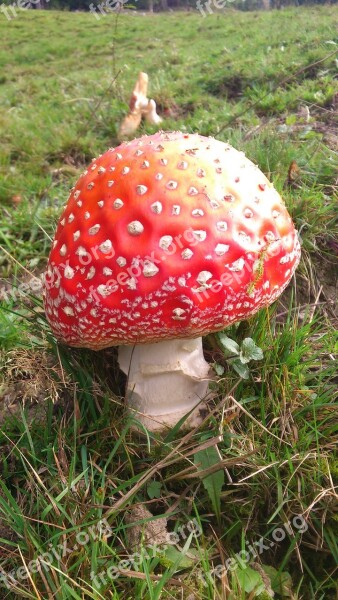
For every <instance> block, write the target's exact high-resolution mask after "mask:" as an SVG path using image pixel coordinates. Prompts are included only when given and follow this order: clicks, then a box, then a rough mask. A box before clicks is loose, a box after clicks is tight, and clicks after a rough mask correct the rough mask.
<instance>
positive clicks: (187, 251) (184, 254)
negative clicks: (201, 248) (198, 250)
mask: <svg viewBox="0 0 338 600" xmlns="http://www.w3.org/2000/svg"><path fill="white" fill-rule="evenodd" d="M193 254H194V253H193V251H192V250H190V248H185V249H184V250H183V251H182V252H181V256H182V258H183V259H184V260H189V259H190V258H191V257H192V256H193Z"/></svg>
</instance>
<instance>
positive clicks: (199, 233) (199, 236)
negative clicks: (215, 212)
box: [193, 229, 207, 242]
mask: <svg viewBox="0 0 338 600" xmlns="http://www.w3.org/2000/svg"><path fill="white" fill-rule="evenodd" d="M193 235H194V238H195V239H196V240H198V241H199V242H204V240H205V239H206V237H207V232H206V231H203V230H202V229H194V230H193Z"/></svg>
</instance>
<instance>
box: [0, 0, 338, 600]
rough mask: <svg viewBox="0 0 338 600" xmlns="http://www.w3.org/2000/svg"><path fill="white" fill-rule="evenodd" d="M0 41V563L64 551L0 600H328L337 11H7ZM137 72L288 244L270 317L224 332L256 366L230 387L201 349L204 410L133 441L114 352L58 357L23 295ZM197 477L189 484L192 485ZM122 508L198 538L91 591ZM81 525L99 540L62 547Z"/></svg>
mask: <svg viewBox="0 0 338 600" xmlns="http://www.w3.org/2000/svg"><path fill="white" fill-rule="evenodd" d="M0 39H1V40H2V43H1V48H0V64H1V74H0V132H1V148H0V177H1V179H0V303H1V304H0V366H1V374H0V456H1V462H0V567H1V569H3V570H4V572H7V573H8V572H11V571H13V570H14V571H15V573H16V570H17V569H18V568H19V567H21V566H22V565H24V564H27V563H29V561H32V560H34V559H36V558H37V557H39V556H41V554H42V553H44V552H46V551H47V550H48V548H49V549H50V548H51V547H53V548H57V547H58V544H61V543H63V542H64V541H65V540H67V544H68V549H69V552H68V553H67V555H66V556H64V557H61V558H60V560H57V559H56V558H55V557H54V558H55V560H54V562H53V565H52V567H51V568H50V569H49V570H47V569H46V570H42V572H40V573H39V572H38V573H31V574H30V577H25V578H24V577H18V576H17V575H15V577H14V576H13V577H14V579H13V578H12V579H7V580H6V581H7V583H6V585H7V587H5V586H2V587H1V581H0V598H10V599H11V598H14V599H16V598H43V599H45V598H46V599H48V600H49V598H56V599H57V600H64V599H66V600H68V599H70V598H75V599H82V598H95V599H96V598H97V599H99V598H123V599H124V598H125V599H129V598H137V599H138V598H140V599H143V598H144V599H148V598H149V599H151V600H152V599H155V598H156V599H157V598H160V597H161V598H166V599H167V598H168V599H169V598H175V599H176V598H177V599H178V598H186V599H187V600H188V598H189V600H192V599H193V598H196V599H199V598H207V599H212V598H216V599H218V598H227V599H231V600H239V599H242V598H243V599H245V598H248V599H249V598H254V597H257V598H261V599H262V600H263V598H270V597H272V593H274V594H275V597H276V598H277V599H280V598H294V599H296V598H297V599H298V598H304V600H310V599H315V600H319V599H328V600H334V599H335V600H336V599H337V586H336V582H337V571H336V567H337V560H338V547H337V531H338V523H337V514H338V513H337V495H336V490H335V487H334V484H335V480H336V479H337V475H338V462H337V457H336V455H335V452H336V449H337V433H338V420H337V405H336V404H335V400H336V396H335V395H336V389H337V371H336V366H335V360H334V359H335V352H337V335H336V326H337V306H336V300H337V263H338V234H337V213H338V211H337V167H338V161H337V150H338V140H337V108H338V87H337V72H338V52H337V49H338V39H337V9H336V6H335V5H331V6H330V5H326V6H310V7H290V8H285V9H284V10H280V11H261V12H258V11H257V12H241V11H236V10H232V9H229V10H227V11H225V12H223V13H219V14H211V15H208V16H207V17H205V18H203V16H201V15H200V14H199V13H198V12H197V11H194V12H193V11H190V12H184V11H182V12H171V13H160V14H148V13H141V12H136V11H133V10H125V11H123V13H122V14H116V13H115V14H108V15H105V16H101V17H100V19H97V18H96V17H95V16H94V15H93V14H90V13H75V12H57V11H18V16H17V17H16V18H13V19H11V20H10V21H8V20H7V19H6V18H5V16H4V15H3V14H1V15H0ZM141 70H142V71H146V72H147V73H148V74H149V79H150V84H149V95H150V97H151V98H154V99H155V101H156V103H157V106H158V112H159V114H160V115H161V116H162V118H163V129H168V130H170V129H180V130H184V131H191V132H199V133H201V134H202V135H212V136H215V137H217V138H218V139H220V140H223V141H229V142H230V143H231V144H233V145H234V146H235V147H236V148H238V149H240V150H243V151H244V152H245V153H246V154H247V156H248V157H249V158H250V159H252V160H253V161H254V162H256V163H257V164H258V165H259V167H260V168H261V169H262V170H263V171H264V173H265V174H266V175H267V176H268V177H269V178H270V179H271V180H272V181H273V182H274V184H275V187H276V188H277V189H278V191H279V192H280V193H281V194H282V195H283V197H284V199H285V201H286V204H287V206H288V209H289V211H290V213H291V215H292V217H293V219H294V221H295V224H296V226H297V229H298V230H299V231H300V235H301V239H302V250H303V252H302V261H301V264H300V266H299V268H298V271H297V273H296V276H295V278H294V281H293V283H292V285H290V287H289V288H288V289H287V290H286V292H285V293H284V294H283V296H282V298H281V299H280V301H279V302H278V304H277V305H275V306H273V307H271V308H269V309H267V310H265V311H262V312H261V313H259V314H258V315H257V316H255V317H254V318H252V319H251V320H250V321H249V322H243V323H241V324H240V325H239V327H237V328H234V327H232V328H231V329H230V330H228V331H227V335H229V336H230V337H232V338H233V339H236V340H237V342H238V343H240V342H241V340H243V339H244V338H245V337H247V336H250V337H252V338H253V339H254V340H255V342H256V343H257V344H258V345H259V346H260V347H261V348H262V350H263V352H264V359H263V361H259V362H257V363H255V364H254V365H253V366H252V368H251V370H250V377H249V379H248V380H244V379H241V378H240V377H239V376H238V375H237V373H236V372H235V371H233V369H232V368H231V365H230V364H229V362H228V361H227V360H226V359H225V357H224V355H223V353H222V349H221V347H220V345H219V343H218V340H217V336H209V338H208V339H207V340H205V354H206V357H207V359H208V360H209V361H210V363H212V364H214V365H216V367H215V369H216V372H217V374H218V381H217V383H215V399H214V403H215V405H216V404H217V403H219V404H220V408H219V410H218V411H216V412H215V413H214V414H213V415H212V414H211V415H210V416H209V418H208V419H207V421H206V423H205V425H204V427H203V428H202V429H201V430H199V431H196V432H192V434H189V435H188V437H183V434H182V433H181V432H174V433H173V434H168V435H167V437H166V438H164V439H163V438H162V439H161V438H155V439H150V438H147V437H146V436H141V437H140V438H139V439H135V437H133V436H132V434H131V432H130V423H129V422H125V420H124V415H123V390H124V381H123V379H122V378H121V375H120V374H119V372H118V368H117V363H116V353H115V350H114V349H112V350H107V351H104V352H100V353H96V354H95V353H91V352H89V351H83V350H81V351H80V350H74V349H73V350H70V349H67V348H65V347H62V346H58V345H57V344H56V343H55V340H53V338H52V337H51V335H50V333H49V330H48V326H47V324H46V321H45V318H44V313H43V308H42V300H41V289H40V287H39V284H38V281H37V282H36V287H35V288H34V289H32V285H31V282H32V277H36V278H39V277H40V276H41V274H42V273H43V270H44V268H45V265H46V260H47V256H48V252H49V248H50V245H51V238H52V237H53V233H54V230H55V226H56V222H57V218H58V215H59V214H60V212H61V208H62V206H63V205H64V203H65V201H66V200H67V196H68V190H69V188H70V187H71V186H72V185H73V184H74V182H75V181H76V179H77V177H78V176H79V175H80V173H81V171H82V170H83V168H84V166H85V165H86V164H87V163H88V162H89V161H90V160H91V158H93V157H94V156H95V155H97V154H100V153H102V152H103V151H104V150H105V149H107V148H108V147H110V146H115V145H116V144H117V143H118V140H117V132H118V127H119V125H120V123H121V121H122V119H123V117H124V116H125V114H126V113H127V112H128V102H129V97H130V93H131V91H132V89H133V85H134V82H135V80H136V77H137V74H138V72H139V71H141ZM154 131H155V128H154V127H150V126H146V125H142V127H141V129H140V134H142V133H152V132H154ZM217 436H220V438H218V437H217ZM207 440H209V441H210V444H211V445H210V449H209V450H208V451H207V450H203V449H201V448H203V444H204V443H205V442H206V441H207ZM212 440H214V442H213V443H212ZM201 452H202V455H201V454H200V453H201ZM173 457H174V458H175V460H173ZM218 463H219V467H220V468H219V470H216V471H214V470H213V469H212V474H211V475H209V479H207V480H206V479H205V475H203V476H202V475H201V473H200V471H202V470H203V469H205V468H208V467H213V465H215V464H218ZM201 464H202V465H203V469H202V467H201ZM213 468H214V467H213ZM186 469H189V471H188V472H187V471H186ZM206 481H207V484H206ZM137 505H142V506H146V507H147V509H149V510H150V511H151V514H152V515H153V516H154V517H156V519H157V518H160V517H162V516H163V515H165V516H166V517H167V518H168V528H169V530H170V531H174V530H175V531H176V530H177V529H178V528H179V527H180V526H183V525H184V524H185V523H187V522H188V521H189V519H192V518H196V519H197V520H198V523H199V524H200V527H201V529H202V530H203V533H202V535H201V536H198V537H196V536H195V537H193V538H192V539H191V540H190V541H189V543H188V542H187V540H184V541H183V542H182V546H184V549H183V550H182V548H181V549H180V548H177V547H174V548H173V549H171V550H170V552H169V550H168V549H167V550H162V551H161V552H158V553H157V554H156V556H154V557H153V558H146V557H144V559H143V560H142V563H141V564H140V565H139V566H138V570H137V573H136V574H135V572H133V571H128V572H124V573H123V574H121V575H120V576H119V577H118V578H117V579H116V580H115V581H112V580H110V581H109V582H108V583H107V584H106V585H103V584H102V582H101V584H100V585H98V584H97V582H95V579H91V577H90V574H91V573H94V574H95V573H100V572H101V571H102V570H104V569H106V568H107V565H110V564H117V563H118V562H119V561H120V560H121V559H123V558H125V557H126V556H128V554H130V538H129V533H130V529H131V525H130V524H131V523H135V521H137V520H138V519H139V520H140V517H138V519H137V518H136V517H135V513H134V512H133V511H134V509H135V506H137ZM133 515H134V516H133ZM295 515H302V517H303V518H304V520H305V521H304V522H306V524H307V528H306V531H300V530H298V531H297V530H295V529H294V530H291V529H290V528H289V531H288V532H287V534H286V537H285V539H283V540H282V541H281V542H280V543H275V544H274V546H273V548H271V549H270V550H265V551H264V552H263V553H262V554H260V555H259V556H257V557H256V559H255V560H252V561H251V563H250V565H247V566H246V567H245V566H243V565H242V566H241V565H240V564H239V565H238V567H237V568H236V569H234V570H233V571H232V572H229V571H228V572H227V573H225V572H223V574H222V577H218V576H217V575H216V574H215V572H213V571H212V569H213V567H215V566H217V565H220V564H224V563H225V561H226V560H227V558H229V557H231V556H233V555H235V554H236V553H238V552H239V551H241V550H244V548H246V547H248V544H252V543H253V542H254V541H255V540H256V541H257V540H259V539H261V538H263V539H265V540H271V533H272V532H273V531H274V529H275V528H276V527H282V526H283V523H284V524H285V523H288V522H289V521H290V522H291V521H292V519H293V518H294V516H295ZM102 517H106V518H107V519H108V521H109V525H110V527H111V530H112V533H111V535H110V536H109V537H108V538H105V537H104V536H102V537H101V538H100V539H96V540H94V539H91V540H90V541H89V542H88V543H87V544H86V545H84V546H81V547H80V548H79V547H78V548H77V549H75V538H76V534H77V533H78V532H81V531H84V530H86V528H88V527H89V526H90V525H92V524H93V523H96V522H97V520H98V519H100V518H102ZM149 518H150V517H149V515H148V516H147V513H144V516H143V519H141V521H147V520H149ZM185 543H187V545H186V546H185ZM1 572H2V571H1V570H0V573H1ZM201 573H202V574H203V576H204V579H203V577H201ZM15 579H16V580H15ZM205 581H206V582H207V583H206V584H205V583H203V582H205ZM1 594H3V595H1Z"/></svg>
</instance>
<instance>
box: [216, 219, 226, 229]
mask: <svg viewBox="0 0 338 600" xmlns="http://www.w3.org/2000/svg"><path fill="white" fill-rule="evenodd" d="M216 228H217V229H218V231H226V230H227V229H228V223H227V222H226V221H217V223H216Z"/></svg>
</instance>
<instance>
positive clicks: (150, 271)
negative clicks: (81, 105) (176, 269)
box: [143, 260, 159, 277]
mask: <svg viewBox="0 0 338 600" xmlns="http://www.w3.org/2000/svg"><path fill="white" fill-rule="evenodd" d="M158 272H159V268H158V267H157V266H156V265H154V263H152V262H151V261H149V260H146V261H145V262H144V266H143V275H144V276H145V277H153V276H154V275H157V273H158Z"/></svg>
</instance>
